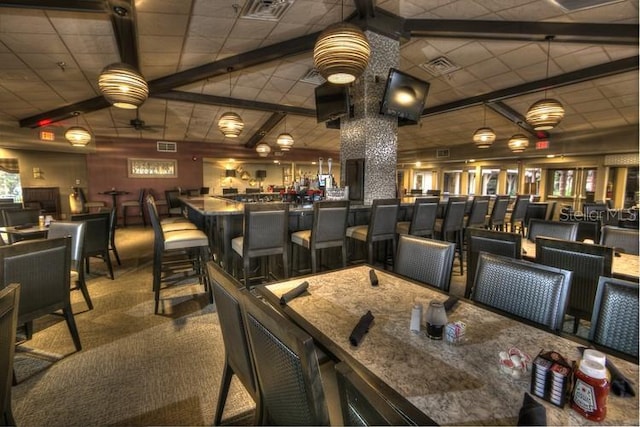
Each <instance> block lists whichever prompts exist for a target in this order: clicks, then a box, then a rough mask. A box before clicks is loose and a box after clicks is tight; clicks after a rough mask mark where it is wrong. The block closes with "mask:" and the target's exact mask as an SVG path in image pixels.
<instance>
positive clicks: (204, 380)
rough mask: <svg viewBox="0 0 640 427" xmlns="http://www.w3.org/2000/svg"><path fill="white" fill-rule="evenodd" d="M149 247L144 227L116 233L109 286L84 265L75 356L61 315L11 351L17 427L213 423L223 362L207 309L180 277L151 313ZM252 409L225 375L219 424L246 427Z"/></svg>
mask: <svg viewBox="0 0 640 427" xmlns="http://www.w3.org/2000/svg"><path fill="white" fill-rule="evenodd" d="M152 242H153V233H152V231H151V229H149V228H147V229H144V228H142V227H129V228H126V229H118V232H117V237H116V246H117V248H118V252H119V254H120V257H121V260H122V265H121V266H117V265H115V264H114V272H115V280H111V279H110V278H109V277H108V276H107V269H106V264H105V263H104V262H103V261H101V260H98V259H96V260H92V261H91V274H90V275H89V277H88V282H87V284H88V287H89V293H90V295H91V298H92V301H93V304H94V309H93V310H87V307H86V304H85V302H84V299H83V298H82V295H81V294H80V292H77V291H74V292H72V294H71V298H72V304H73V312H74V313H75V319H76V323H77V325H78V330H79V333H80V339H81V341H82V350H81V351H79V352H76V351H75V348H74V346H73V342H72V340H71V336H70V334H69V330H68V328H67V326H66V323H65V322H64V321H63V320H62V318H60V317H58V316H45V317H43V318H41V319H38V320H37V321H36V322H35V324H34V334H33V339H31V340H29V341H24V342H23V343H22V344H20V345H19V346H18V347H17V349H16V357H15V363H14V365H15V372H16V378H17V381H18V384H17V385H16V386H14V387H13V389H12V393H13V396H12V402H13V411H14V415H15V418H16V422H17V423H18V425H19V426H45V425H46V426H102V425H122V426H145V425H194V426H196V425H211V424H212V422H213V418H214V412H215V405H216V400H217V397H218V391H219V387H220V377H221V374H222V369H223V364H224V347H223V342H222V336H221V333H220V327H219V323H218V316H217V314H216V312H215V305H213V304H209V301H208V297H207V295H206V294H205V292H204V289H203V287H202V286H201V285H199V284H198V283H197V280H194V279H185V280H183V281H182V282H181V283H180V284H178V285H177V286H174V287H172V288H170V289H167V290H164V291H163V292H162V293H161V298H162V305H161V306H162V309H161V314H159V315H154V314H153V292H152V291H151V287H152V276H151V274H152V273H151V253H152ZM19 335H20V333H19ZM253 408H254V403H253V400H252V399H251V397H250V396H249V395H248V394H247V393H246V391H245V390H244V388H243V387H242V385H241V384H240V383H239V382H238V381H237V380H236V379H234V381H233V383H232V386H231V390H230V395H229V398H228V400H227V405H226V408H225V413H224V417H223V422H224V423H227V424H247V423H249V422H250V420H251V419H252V418H251V416H252V410H253Z"/></svg>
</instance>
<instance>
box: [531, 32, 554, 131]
mask: <svg viewBox="0 0 640 427" xmlns="http://www.w3.org/2000/svg"><path fill="white" fill-rule="evenodd" d="M546 39H547V77H546V78H547V79H548V78H549V58H550V54H551V40H553V36H547V37H546ZM563 118H564V107H563V106H562V104H561V103H560V101H558V100H556V99H552V98H547V90H546V89H545V91H544V99H541V100H539V101H536V102H534V103H533V104H532V105H531V107H529V110H528V111H527V114H526V115H525V119H526V121H527V123H529V124H530V125H531V127H533V129H535V130H549V129H553V128H554V127H556V126H557V125H558V124H559V123H560V121H562V119H563Z"/></svg>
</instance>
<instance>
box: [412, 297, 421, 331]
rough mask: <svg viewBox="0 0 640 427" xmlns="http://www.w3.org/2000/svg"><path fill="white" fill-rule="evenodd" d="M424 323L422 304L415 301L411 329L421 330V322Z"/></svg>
mask: <svg viewBox="0 0 640 427" xmlns="http://www.w3.org/2000/svg"><path fill="white" fill-rule="evenodd" d="M421 323H422V304H420V303H418V302H417V303H415V304H413V308H412V309H411V324H410V325H409V329H411V330H412V331H413V332H420V324H421Z"/></svg>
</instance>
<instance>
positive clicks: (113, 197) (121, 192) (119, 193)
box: [98, 190, 129, 208]
mask: <svg viewBox="0 0 640 427" xmlns="http://www.w3.org/2000/svg"><path fill="white" fill-rule="evenodd" d="M98 194H102V195H103V196H111V206H112V207H114V208H115V207H118V197H119V196H123V195H125V194H129V192H128V191H124V190H108V191H102V192H100V193H98Z"/></svg>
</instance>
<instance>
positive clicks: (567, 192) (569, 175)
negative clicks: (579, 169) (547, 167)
mask: <svg viewBox="0 0 640 427" xmlns="http://www.w3.org/2000/svg"><path fill="white" fill-rule="evenodd" d="M575 172H576V171H575V170H573V169H554V170H551V176H552V177H553V179H552V182H553V195H554V196H559V197H573V194H574V185H573V181H574V178H575Z"/></svg>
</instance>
